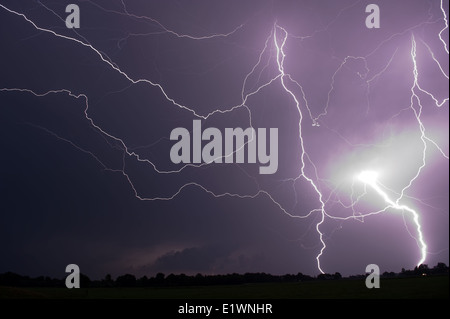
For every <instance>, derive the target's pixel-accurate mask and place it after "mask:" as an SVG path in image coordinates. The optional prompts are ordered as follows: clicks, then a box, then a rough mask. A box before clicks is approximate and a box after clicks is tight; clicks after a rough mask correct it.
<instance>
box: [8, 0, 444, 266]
mask: <svg viewBox="0 0 450 319" xmlns="http://www.w3.org/2000/svg"><path fill="white" fill-rule="evenodd" d="M121 3H122V5H123V10H124V12H119V11H111V12H113V13H115V14H120V15H123V16H128V17H131V18H133V19H143V20H146V21H150V22H152V23H154V24H156V25H157V26H159V27H160V28H161V29H162V30H163V31H162V32H164V33H168V34H171V35H173V36H175V37H176V38H184V39H185V40H186V39H189V40H192V41H198V40H204V41H207V40H209V39H214V38H223V37H229V36H232V35H234V34H236V33H238V32H240V31H241V30H242V29H245V23H244V24H242V25H239V26H237V27H236V28H235V29H233V30H232V31H230V32H228V33H221V34H212V35H206V36H191V35H187V34H182V33H180V32H175V31H173V30H170V29H169V28H167V27H165V26H164V25H163V24H162V23H160V22H159V21H157V20H156V19H153V18H150V17H146V16H139V15H136V14H132V13H130V12H129V11H128V9H127V7H126V5H125V3H124V1H121ZM352 6H354V4H353V5H352ZM352 6H350V7H352ZM350 7H349V8H350ZM45 8H46V9H47V10H50V9H48V8H47V7H45ZM0 9H3V10H5V11H6V12H8V13H11V14H14V15H16V16H18V17H20V18H22V19H23V20H24V21H25V22H26V23H29V24H31V25H32V26H33V27H34V28H35V29H36V30H38V31H41V32H45V33H48V34H49V35H53V36H55V37H57V38H60V39H62V40H65V41H72V42H74V44H76V45H81V46H83V47H85V48H87V49H89V50H92V51H94V52H95V53H96V54H97V55H98V57H99V58H100V59H101V61H102V63H105V64H106V65H107V66H108V67H110V68H112V69H113V70H114V71H116V72H118V73H119V74H120V75H121V76H123V77H124V78H125V79H126V80H127V81H129V82H130V83H131V84H137V83H146V84H149V85H151V86H153V87H158V88H159V89H160V92H161V94H162V95H163V96H164V98H165V99H166V100H167V101H169V102H170V103H171V104H172V105H174V106H176V107H178V108H180V109H181V110H183V111H187V112H189V113H190V114H192V115H193V116H195V117H196V118H199V119H203V120H206V119H208V118H210V117H212V116H213V115H221V114H225V113H230V112H234V111H236V110H238V109H242V108H245V109H246V110H247V112H248V121H249V123H250V126H252V111H251V110H250V108H249V107H248V106H247V103H248V100H249V98H250V97H252V96H254V95H257V94H259V93H260V92H261V91H262V90H263V89H265V88H267V87H269V86H271V85H272V84H274V83H275V82H277V81H279V84H281V87H282V90H284V93H286V94H287V95H288V96H289V97H290V98H291V99H292V100H293V102H294V104H295V107H296V112H297V114H298V128H297V132H298V145H296V147H298V148H299V151H300V156H299V161H300V168H299V174H298V176H295V177H293V178H291V181H292V182H293V183H294V184H295V183H296V182H297V180H299V179H304V180H305V181H306V182H307V183H308V184H309V186H310V187H311V189H312V191H313V193H314V194H315V196H316V199H315V200H316V203H317V206H316V208H314V209H313V210H310V211H309V212H307V213H306V214H298V213H297V212H292V211H290V210H289V209H287V208H285V207H284V206H283V205H282V203H281V202H280V201H277V200H276V197H275V196H273V194H271V192H270V191H268V190H265V189H262V188H261V187H260V186H259V185H258V189H257V190H256V191H254V192H253V193H251V194H248V193H243V194H240V193H237V192H232V191H228V192H221V193H217V192H214V191H212V190H210V189H208V188H207V187H205V186H203V185H202V184H201V183H198V182H187V183H185V184H184V185H182V186H181V187H179V188H178V190H177V191H175V192H174V193H173V194H171V195H167V196H155V197H146V196H142V195H140V192H139V190H138V189H137V187H136V186H135V184H134V183H133V180H132V178H131V177H130V176H129V174H128V173H127V172H126V167H125V162H124V163H123V167H121V168H116V169H112V168H107V167H106V166H105V164H104V163H103V162H102V161H101V160H100V159H99V158H98V157H97V156H96V155H95V154H94V153H93V152H90V151H86V150H84V149H83V148H82V147H80V146H78V145H76V144H75V143H73V142H71V141H70V140H68V139H66V138H63V137H60V136H59V135H58V134H55V133H53V132H51V131H49V130H47V129H45V128H41V129H44V130H45V131H46V132H48V133H50V134H52V135H53V136H54V137H55V138H57V139H59V140H61V141H63V142H66V143H69V144H70V145H72V146H73V147H75V148H76V149H78V150H79V151H82V152H84V153H86V154H88V155H89V156H91V157H92V158H93V159H94V160H96V161H97V162H98V163H100V165H101V166H102V167H103V169H106V170H109V171H111V172H119V173H121V174H123V176H124V177H125V179H126V180H127V182H128V183H129V185H130V187H131V188H132V190H133V192H134V195H135V197H136V198H137V199H139V200H143V201H168V200H172V199H174V198H175V197H176V196H178V195H180V194H181V193H182V191H183V190H185V189H186V188H188V187H196V188H198V189H200V190H202V191H204V192H206V193H207V194H210V195H211V196H214V197H216V198H220V197H224V196H228V197H236V198H240V199H255V198H257V197H259V196H266V197H267V198H268V199H270V201H271V202H272V203H273V204H274V205H275V206H276V207H277V208H278V209H279V210H281V212H282V213H284V214H286V215H288V216H289V217H292V218H300V219H305V218H308V217H310V216H315V214H317V216H315V217H316V218H318V221H317V222H316V223H315V230H316V233H317V237H318V240H319V242H320V248H319V249H318V253H317V255H316V264H317V269H318V271H320V272H321V273H325V271H324V267H323V265H322V264H321V257H322V256H323V254H324V253H325V250H326V248H327V245H326V238H325V233H324V232H323V231H322V230H321V227H322V225H323V224H324V222H325V221H326V219H327V218H329V219H334V220H339V221H345V220H350V219H353V220H362V219H364V218H365V217H369V216H374V215H377V214H380V213H383V212H386V211H387V210H389V209H393V210H399V211H402V212H407V213H408V214H410V215H411V218H412V221H413V222H414V224H415V228H416V232H417V237H414V238H415V239H416V241H417V244H418V246H419V249H420V259H419V261H418V263H417V264H418V265H420V264H422V263H424V262H425V261H426V258H427V244H426V240H425V234H424V233H423V231H422V225H421V223H420V221H421V218H420V215H419V213H418V212H417V211H416V210H415V209H413V208H410V207H409V206H407V205H405V204H402V203H401V202H402V200H403V199H404V198H405V197H407V195H406V192H407V191H408V189H409V188H410V187H411V186H412V185H413V184H414V182H415V181H416V180H417V179H418V177H419V176H420V174H421V172H422V170H423V169H424V168H425V167H426V154H427V151H428V146H430V145H432V147H435V148H436V149H437V150H438V151H439V153H440V154H441V155H442V156H443V157H444V158H446V159H448V158H449V157H448V154H446V153H445V150H444V149H443V147H441V146H440V145H439V143H438V142H436V141H434V140H433V139H432V138H431V137H429V136H428V135H427V134H426V127H425V125H424V123H423V121H422V108H423V104H425V103H428V102H426V101H423V100H424V98H422V100H421V96H420V94H422V96H424V97H427V98H428V99H430V100H431V101H432V103H429V104H434V105H435V106H436V107H438V108H441V107H442V106H448V103H449V98H448V97H445V98H442V99H441V100H439V99H438V98H436V97H435V96H434V95H433V94H432V93H431V92H430V91H428V90H426V89H425V88H423V87H422V86H421V85H420V76H419V71H418V61H417V42H416V38H415V36H414V32H413V30H412V29H413V28H411V30H409V32H411V51H410V53H411V55H410V62H411V63H412V70H411V74H412V76H413V81H412V86H411V90H410V92H411V95H410V99H409V100H410V105H409V107H408V108H407V110H408V111H411V112H412V113H413V114H414V117H415V119H416V122H417V125H418V129H419V131H420V143H421V145H422V161H421V163H420V165H419V166H418V167H417V168H416V169H415V173H414V174H413V176H412V177H411V178H410V179H408V180H407V181H406V182H405V183H404V185H403V187H402V189H401V190H400V191H398V192H397V194H398V197H397V198H395V199H391V198H390V197H389V195H388V194H387V192H386V191H385V189H386V187H384V185H382V184H381V183H380V181H379V177H378V174H377V172H375V171H371V170H364V171H362V172H355V174H356V176H357V180H358V181H359V182H361V183H363V184H364V187H365V191H366V187H367V186H369V187H370V188H371V189H372V190H374V191H375V192H376V193H377V195H378V196H379V197H380V201H382V202H383V204H384V205H383V208H382V209H379V210H377V211H370V212H360V213H356V211H355V206H356V205H357V204H358V203H360V202H361V201H362V200H363V198H364V196H365V195H366V192H364V193H363V194H360V195H359V196H357V198H356V199H354V196H355V194H354V192H353V187H352V194H351V195H350V201H351V203H350V204H344V203H343V201H341V199H340V198H339V199H338V200H337V201H335V200H333V197H334V196H337V195H336V192H335V190H336V191H337V189H338V188H339V186H335V187H331V188H332V190H331V191H330V192H329V195H328V196H326V194H325V193H324V189H329V188H330V186H329V184H328V183H325V182H324V179H322V177H321V176H320V174H319V173H320V172H318V168H317V166H316V165H315V163H314V161H313V159H312V158H311V157H310V155H309V154H308V150H307V146H306V143H305V139H307V137H305V135H304V133H303V131H304V125H305V121H306V120H311V123H310V124H311V125H313V126H315V127H316V128H317V129H324V130H327V129H328V128H327V126H326V125H325V124H324V123H321V120H322V117H326V116H328V113H327V111H328V107H329V102H330V98H331V92H332V91H333V90H334V84H335V76H336V75H337V74H338V73H339V72H340V71H341V70H342V69H343V67H344V65H345V64H346V63H347V62H348V61H349V60H361V61H363V62H364V64H365V68H366V70H365V72H367V73H368V72H369V69H368V66H367V61H366V58H365V57H353V56H348V57H346V58H345V59H344V60H342V62H341V63H340V65H339V67H338V68H337V69H336V70H335V72H334V74H333V75H332V77H331V79H328V80H329V83H330V89H329V91H328V98H327V102H326V105H325V107H324V108H323V109H322V111H320V114H319V115H318V116H314V115H313V114H312V111H311V108H310V106H309V105H308V99H307V97H306V93H305V90H304V89H303V87H302V85H301V83H300V82H299V81H297V80H295V79H294V78H293V76H292V75H291V74H290V72H289V71H288V70H286V63H285V60H286V57H287V55H288V53H287V52H286V44H287V42H288V41H289V40H290V39H291V38H292V39H293V40H298V39H300V40H302V39H303V38H299V37H298V36H290V35H289V31H288V30H287V27H283V26H282V22H281V21H276V22H275V23H274V24H273V28H272V30H271V31H270V34H268V35H267V37H266V40H265V43H264V44H263V45H261V47H262V50H261V51H260V53H259V55H258V60H257V62H256V64H255V65H253V66H252V67H251V68H250V72H249V73H248V74H247V75H246V76H245V78H244V79H243V83H242V90H241V103H240V104H238V105H234V106H229V107H227V108H222V109H219V108H218V109H215V110H213V111H211V112H209V113H207V114H200V113H198V112H197V111H196V110H195V108H194V107H190V106H186V105H184V104H182V103H181V102H178V101H175V99H173V98H172V97H170V96H169V94H168V93H166V92H167V91H166V90H165V89H164V88H163V86H162V85H160V84H158V83H156V82H153V81H151V80H148V79H133V78H132V77H131V76H129V75H128V74H127V73H126V72H125V71H123V70H122V69H121V68H120V67H119V66H118V65H116V64H115V63H114V62H112V60H111V59H110V58H109V57H108V56H106V54H104V53H103V52H102V51H100V50H98V49H96V48H95V47H94V46H93V45H92V44H90V43H89V42H87V41H86V40H85V39H84V38H83V40H79V39H77V38H74V37H70V36H66V35H63V34H60V33H57V32H56V31H53V30H51V29H47V28H42V27H39V26H38V23H36V22H34V21H32V20H31V19H30V18H28V17H27V16H26V15H25V14H23V13H20V12H17V11H14V10H12V9H9V8H7V7H6V6H4V5H2V4H0ZM101 9H102V10H106V9H103V8H101ZM440 9H441V10H442V14H443V21H444V24H445V26H444V28H442V29H441V30H440V32H439V33H438V34H437V37H438V38H439V40H440V41H441V42H442V43H443V50H445V52H446V53H447V54H448V53H449V51H448V44H447V42H446V41H445V39H444V37H443V33H444V32H445V30H448V21H447V15H446V12H445V10H444V8H443V1H442V0H441V1H440ZM341 13H342V12H339V15H340V14H341ZM336 19H337V17H336ZM315 34H316V32H315V33H314V34H313V35H311V36H308V38H310V37H314V35H315ZM304 38H306V37H304ZM391 39H392V37H391V38H389V39H386V42H388V41H390V40H391ZM423 44H424V46H425V47H426V48H427V50H428V54H429V55H430V56H431V58H432V60H433V61H434V62H435V63H436V64H437V65H438V67H439V69H440V71H441V72H442V75H443V76H444V77H446V78H447V79H448V70H447V73H446V72H445V70H444V68H443V67H442V66H441V63H439V61H438V59H437V58H436V57H435V54H434V52H433V50H432V49H431V48H430V46H429V45H428V44H427V43H425V42H423ZM380 47H381V44H380V46H378V47H377V49H375V50H374V51H373V52H372V53H370V54H373V53H374V52H375V51H376V50H378V49H379V48H380ZM269 51H270V58H272V59H275V61H274V62H276V66H277V74H275V75H273V76H272V77H271V78H270V79H269V80H267V81H266V82H264V83H263V84H259V86H257V87H256V88H253V89H252V90H250V91H248V90H247V91H246V85H247V80H248V79H249V77H250V76H251V75H253V74H254V73H255V72H256V70H257V69H258V67H261V64H262V58H263V55H264V54H265V53H267V52H269ZM273 51H274V52H273ZM272 53H274V54H273V55H272ZM397 54H398V51H397V50H395V52H394V54H393V55H392V56H391V58H390V60H389V62H388V63H387V64H385V66H384V67H383V68H382V69H381V71H380V72H378V73H377V74H375V75H374V76H372V77H371V78H370V79H366V80H365V82H366V85H367V91H369V90H370V85H371V82H372V81H373V80H374V79H375V78H377V77H380V76H382V74H383V73H384V72H385V71H386V70H387V69H388V68H389V67H390V64H391V62H392V60H393V58H394V55H397ZM268 64H269V62H267V65H268ZM267 65H266V66H265V67H263V69H265V68H266V67H267ZM262 72H263V71H260V74H261V73H262ZM359 76H360V77H361V78H364V76H363V75H361V74H359ZM258 80H259V78H258ZM258 83H259V81H258ZM293 87H295V88H296V89H299V90H300V92H301V96H300V97H299V96H298V94H296V92H297V90H296V89H293ZM0 92H4V93H6V92H21V93H28V94H33V95H35V96H36V97H41V98H42V97H45V96H47V95H50V94H65V95H69V96H70V97H72V98H75V99H78V98H81V99H84V103H85V108H84V116H85V118H86V120H87V121H88V123H89V124H90V125H91V126H92V127H93V128H94V129H96V130H97V131H98V132H100V133H101V134H103V136H105V137H106V138H107V139H111V140H113V141H115V142H116V143H118V144H119V145H120V147H121V148H122V149H123V152H124V155H127V156H129V157H130V158H133V159H135V160H136V161H138V162H142V163H146V164H148V165H150V166H151V168H152V169H153V170H154V171H155V172H157V173H158V174H177V173H180V172H181V171H182V170H184V169H186V168H194V169H195V168H198V167H201V166H204V165H213V164H212V163H203V164H198V165H197V164H185V165H183V166H182V167H181V168H179V169H175V170H163V169H160V168H159V167H157V165H156V164H155V163H153V162H152V161H150V160H149V159H146V158H142V157H141V155H140V154H138V153H137V152H135V151H133V149H132V148H131V147H129V146H128V145H127V144H126V142H125V141H124V139H122V138H120V137H118V136H115V135H113V134H112V133H110V132H108V131H107V130H106V129H104V128H102V127H101V126H100V125H99V124H97V123H95V122H94V120H93V118H92V117H91V116H90V115H89V100H88V96H87V95H86V94H83V93H74V92H72V90H70V89H66V88H64V89H48V91H47V92H35V91H34V90H31V89H27V88H8V87H5V88H0ZM303 108H305V109H306V112H307V113H308V114H309V117H308V119H306V118H305V117H304V114H303V112H304V110H302V109H303ZM329 130H331V129H329ZM336 133H337V132H336ZM338 135H339V134H338ZM339 138H341V139H342V140H344V141H345V142H346V143H349V142H348V141H347V140H346V139H345V138H344V137H343V136H340V135H339ZM248 142H249V141H247V143H248ZM236 151H237V150H236ZM236 151H235V152H236ZM227 156H233V154H225V155H224V157H227ZM310 171H314V172H315V174H313V175H314V176H311V173H309V174H308V173H307V172H310ZM336 203H338V204H340V205H341V206H342V207H343V208H345V209H349V210H350V211H351V213H350V215H349V216H344V217H342V216H335V215H333V214H332V209H331V208H328V205H331V204H336Z"/></svg>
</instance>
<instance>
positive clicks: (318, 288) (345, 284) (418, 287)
mask: <svg viewBox="0 0 450 319" xmlns="http://www.w3.org/2000/svg"><path fill="white" fill-rule="evenodd" d="M380 285H381V287H380V288H379V289H368V288H366V286H365V283H364V280H363V279H361V280H349V279H342V280H330V281H309V282H298V283H257V284H244V285H228V286H227V285H222V286H193V287H161V288H154V287H152V288H80V289H67V288H40V287H33V288H16V287H0V298H19V299H22V298H32V299H36V298H39V299H41V298H43V299H240V298H245V299H251V298H256V299H259V298H268V299H321V298H326V299H336V298H338V299H346V298H363V299H368V298H369V299H371V298H376V299H380V298H381V299H390V298H402V299H404V298H406V299H409V298H447V299H448V298H449V277H448V276H430V277H418V278H389V279H381V282H380Z"/></svg>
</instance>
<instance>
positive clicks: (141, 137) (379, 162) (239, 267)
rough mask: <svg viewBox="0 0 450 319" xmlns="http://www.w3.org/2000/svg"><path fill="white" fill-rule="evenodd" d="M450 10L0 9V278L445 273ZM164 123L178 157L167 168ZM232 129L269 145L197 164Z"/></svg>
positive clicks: (415, 2) (32, 5)
mask: <svg viewBox="0 0 450 319" xmlns="http://www.w3.org/2000/svg"><path fill="white" fill-rule="evenodd" d="M72 3H73V4H77V5H78V6H79V9H80V26H79V28H73V29H70V28H68V27H67V25H66V21H65V20H66V17H67V16H68V15H69V13H67V12H66V8H67V5H69V4H72ZM370 4H377V5H378V7H379V10H380V26H379V28H378V27H373V28H372V27H371V25H370V23H368V22H370V21H368V20H367V19H368V17H370V15H371V13H369V12H366V10H367V8H368V7H369V8H370V6H369V5H370ZM374 12H375V11H374ZM449 16H450V15H449V14H448V1H443V2H441V1H440V0H430V1H422V0H412V1H411V0H408V1H395V2H393V1H389V0H377V1H368V0H367V1H366V0H363V1H359V0H341V1H334V0H327V1H319V2H318V1H313V0H298V1H288V0H264V1H259V0H258V1H257V0H248V1H239V0H232V1H219V0H215V1H209V0H199V1H195V2H179V1H143V0H140V1H126V0H112V1H103V0H98V1H97V0H96V1H93V0H92V1H91V0H84V1H71V0H65V1H57V2H52V1H44V0H42V1H31V0H30V1H13V0H0V25H1V28H0V40H1V43H2V49H1V52H0V70H1V73H0V149H1V156H0V216H1V220H0V256H1V261H0V273H4V272H6V271H9V270H11V271H13V272H17V273H24V274H27V275H28V276H32V277H35V276H40V275H41V274H47V275H48V276H51V277H54V276H56V275H58V276H60V274H61V276H63V275H64V270H65V267H66V266H67V265H68V264H77V265H79V267H80V268H81V270H82V272H83V273H86V274H89V275H90V276H92V278H101V276H105V274H106V273H109V274H111V275H112V276H114V277H117V276H119V275H121V274H126V273H130V274H134V275H135V276H137V277H141V276H143V275H144V274H157V273H159V272H161V273H165V274H169V273H185V274H196V273H205V274H226V273H249V272H250V273H270V274H274V275H282V274H288V273H299V272H301V273H303V274H308V275H311V276H318V275H319V274H320V273H321V272H324V273H332V274H334V273H337V272H339V273H340V274H342V276H349V275H351V274H355V273H364V271H365V268H366V266H367V265H368V264H377V265H378V266H379V267H380V269H381V270H382V272H384V271H387V272H397V271H400V269H401V268H405V269H412V268H414V267H415V266H417V265H418V264H421V263H422V264H428V265H436V264H437V263H438V262H443V263H445V264H447V265H448V264H449V244H448V243H449V177H448V176H449V165H448V157H449V136H448V128H449V125H448V124H449V123H448V119H449V113H448V111H449V88H448V74H449V59H448V48H449V43H448V35H449V28H448V17H449ZM374 19H375V18H374ZM369 20H370V19H369ZM375 20H376V19H375ZM375 20H374V21H375ZM372 26H374V25H372ZM196 120H198V121H200V123H201V128H202V134H203V135H202V136H201V137H200V132H197V131H196V130H194V129H193V123H198V122H194V121H196ZM177 128H180V130H178V132H188V133H189V137H192V138H191V139H189V141H188V142H186V146H187V147H186V148H183V151H184V152H188V151H189V152H190V153H189V154H187V153H184V155H185V158H189V162H190V161H193V162H194V163H187V162H186V163H183V162H181V163H177V162H176V161H174V160H173V158H172V157H171V154H172V155H173V154H175V153H176V152H171V150H173V147H174V145H175V143H176V142H177V141H178V140H177V139H176V138H171V133H172V132H174V130H176V129H177ZM208 128H210V129H211V130H209V131H206V129H208ZM237 128H242V129H246V128H254V131H252V132H255V133H257V136H256V137H257V139H258V142H259V141H260V140H261V138H263V136H262V134H261V135H260V134H259V132H263V131H258V129H267V139H266V141H265V142H266V144H265V145H264V144H263V142H261V143H262V144H261V145H257V146H256V145H255V149H254V153H252V152H250V151H249V150H250V149H251V147H253V144H251V143H250V142H249V140H248V137H245V141H246V144H245V145H244V146H243V150H244V151H243V153H242V154H243V155H244V156H242V158H240V157H239V156H240V153H239V152H238V151H236V153H235V154H231V159H233V161H229V162H228V161H227V158H228V159H229V158H230V156H228V157H227V155H226V154H221V155H220V156H222V157H223V158H222V157H219V160H217V162H212V163H209V164H206V163H205V158H206V159H207V158H209V157H211V158H213V155H215V156H216V155H217V154H218V153H219V150H220V151H221V152H222V151H223V152H225V149H226V145H223V144H224V143H225V142H222V141H220V143H219V142H217V140H215V139H213V137H214V136H215V135H213V134H212V133H214V132H215V133H217V132H219V133H220V134H222V135H221V136H225V132H227V130H230V129H236V131H233V132H234V133H236V132H238V131H237ZM272 128H273V129H274V130H273V131H272V132H277V138H276V139H275V138H274V139H273V140H271V139H270V138H269V132H270V131H269V129H272ZM183 129H185V130H183ZM250 131H251V130H250ZM205 132H206V133H205ZM208 132H209V133H211V132H212V133H211V135H210V136H208ZM228 132H230V131H228ZM264 132H266V131H264ZM191 133H192V134H191ZM180 136H181V135H180ZM230 136H231V135H230ZM270 136H275V134H274V135H270ZM241 137H242V140H244V135H242V136H241ZM177 138H178V137H177ZM208 138H210V139H208ZM213 141H215V142H216V143H217V144H214V143H213ZM232 141H235V143H236V144H238V137H236V138H235V140H233V139H232ZM262 141H264V140H262ZM208 146H209V147H210V149H209V153H208V152H207V151H208ZM212 146H215V147H214V148H213V147H212ZM216 146H217V147H216ZM263 146H266V147H265V150H266V153H267V154H262V152H261V153H258V152H259V151H260V150H264V147H263ZM275 146H276V152H275ZM270 147H273V148H272V150H273V153H272V155H273V156H272V157H271V163H272V164H274V165H273V167H272V168H273V169H271V170H268V172H267V171H266V173H261V170H260V168H263V167H267V166H269V163H268V162H267V161H266V162H264V159H266V158H267V156H269V151H270V150H271V148H270ZM205 149H206V150H207V151H205V152H203V151H204V150H205ZM213 151H214V152H213ZM198 152H200V153H198ZM216 152H217V153H216ZM194 153H195V154H194ZM212 153H214V154H213V155H212ZM176 155H178V156H179V157H180V158H181V157H182V155H183V154H181V155H180V154H179V153H176ZM188 155H189V156H188ZM275 155H276V156H275ZM208 156H209V157H208ZM217 156H218V155H217ZM253 156H254V158H253V159H252V157H253ZM175 157H176V156H175ZM196 157H197V158H196ZM195 158H196V159H195ZM213 159H214V160H215V158H213ZM238 159H239V160H238ZM196 160H198V162H200V163H197V162H196ZM275 161H276V165H275ZM241 162H243V163H241ZM275 168H276V169H275Z"/></svg>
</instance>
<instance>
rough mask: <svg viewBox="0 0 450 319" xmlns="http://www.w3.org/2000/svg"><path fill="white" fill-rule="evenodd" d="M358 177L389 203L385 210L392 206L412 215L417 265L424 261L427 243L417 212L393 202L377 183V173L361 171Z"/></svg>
mask: <svg viewBox="0 0 450 319" xmlns="http://www.w3.org/2000/svg"><path fill="white" fill-rule="evenodd" d="M358 179H359V180H360V181H361V182H363V183H364V184H365V185H369V186H370V187H372V189H374V190H375V191H376V192H377V193H378V195H380V196H381V197H382V198H383V200H384V201H385V202H386V203H387V204H389V206H388V207H386V208H385V210H387V209H388V208H393V209H397V210H400V211H407V212H408V213H410V214H411V215H412V217H413V221H414V223H415V225H416V228H417V234H418V237H419V238H418V240H417V244H418V246H419V248H420V252H421V257H420V260H419V262H418V263H417V266H419V265H421V264H423V263H424V262H425V259H426V257H427V245H426V244H425V241H424V239H423V234H422V229H421V228H422V227H421V225H420V221H419V214H418V213H417V212H416V211H415V210H414V209H412V208H409V207H408V206H406V205H400V204H399V203H398V200H397V202H394V201H393V200H391V199H390V198H389V196H388V195H387V194H386V192H385V191H383V189H382V188H381V187H380V186H379V185H378V174H377V173H376V172H374V171H362V172H361V173H360V174H359V175H358Z"/></svg>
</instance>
